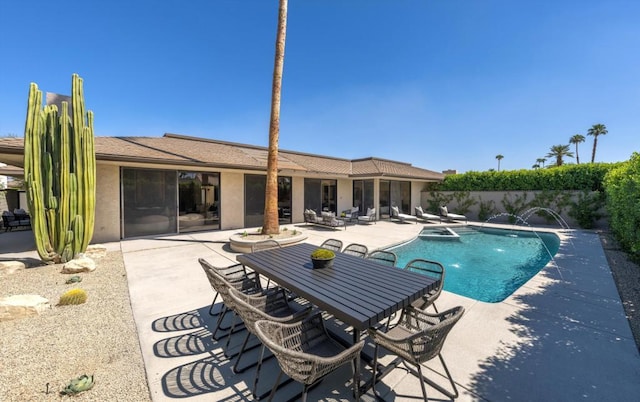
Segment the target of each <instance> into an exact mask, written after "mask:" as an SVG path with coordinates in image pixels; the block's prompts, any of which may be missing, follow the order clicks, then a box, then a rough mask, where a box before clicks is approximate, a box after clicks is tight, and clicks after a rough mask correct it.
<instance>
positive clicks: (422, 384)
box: [416, 363, 429, 402]
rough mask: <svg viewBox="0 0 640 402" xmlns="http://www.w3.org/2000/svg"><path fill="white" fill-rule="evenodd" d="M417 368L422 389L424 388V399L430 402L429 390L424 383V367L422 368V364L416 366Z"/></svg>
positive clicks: (425, 401)
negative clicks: (428, 397)
mask: <svg viewBox="0 0 640 402" xmlns="http://www.w3.org/2000/svg"><path fill="white" fill-rule="evenodd" d="M416 367H417V368H418V380H419V381H420V388H422V398H424V402H429V400H428V399H427V390H426V388H425V386H424V381H422V379H423V378H424V376H423V375H422V367H420V363H418V364H416Z"/></svg>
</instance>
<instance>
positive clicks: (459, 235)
mask: <svg viewBox="0 0 640 402" xmlns="http://www.w3.org/2000/svg"><path fill="white" fill-rule="evenodd" d="M450 229H451V230H443V229H442V228H438V229H434V228H425V229H424V230H423V231H422V232H421V234H420V235H418V237H416V238H415V239H413V240H411V241H409V242H407V243H404V244H401V245H399V246H395V247H391V248H388V249H387V250H390V251H393V252H394V253H396V255H397V256H398V262H397V264H396V266H397V267H404V266H405V265H406V264H407V263H408V262H409V261H411V260H413V259H414V258H425V259H428V260H433V261H438V262H439V263H441V264H442V265H444V267H445V270H446V277H445V283H444V289H445V290H447V291H449V292H453V293H456V294H459V295H462V296H466V297H470V298H472V299H475V300H480V301H484V302H489V303H497V302H500V301H502V300H504V299H505V298H507V297H508V296H509V295H511V294H512V293H513V292H514V291H515V290H516V289H518V288H519V287H520V286H522V285H523V284H524V283H525V282H526V281H528V280H529V279H531V278H532V277H533V276H534V275H535V274H537V273H538V272H539V271H540V270H541V269H542V268H543V267H544V266H545V265H547V263H548V262H549V261H551V258H552V256H553V255H555V254H556V253H557V252H558V249H559V247H560V239H559V238H558V236H556V235H555V234H553V233H548V232H530V231H523V230H510V229H495V228H485V227H473V226H464V227H453V228H450ZM450 231H453V234H452V233H450Z"/></svg>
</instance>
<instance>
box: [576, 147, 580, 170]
mask: <svg viewBox="0 0 640 402" xmlns="http://www.w3.org/2000/svg"><path fill="white" fill-rule="evenodd" d="M576 164H578V165H579V164H580V155H578V143H577V142H576Z"/></svg>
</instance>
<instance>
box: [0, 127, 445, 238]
mask: <svg viewBox="0 0 640 402" xmlns="http://www.w3.org/2000/svg"><path fill="white" fill-rule="evenodd" d="M95 150H96V173H97V174H96V176H97V177H96V222H95V228H94V237H93V242H107V241H116V240H119V239H122V238H130V237H137V236H147V235H159V234H168V233H182V232H188V231H194V230H221V229H236V228H250V227H259V226H261V225H262V221H263V211H264V189H265V185H266V168H267V150H268V149H267V148H266V147H259V146H252V145H247V144H238V143H231V142H224V141H217V140H211V139H203V138H196V137H189V136H184V135H176V134H165V135H164V136H162V137H96V138H95ZM23 153H24V144H23V139H22V138H0V161H2V162H4V163H8V164H12V165H15V166H22V165H23ZM278 172H279V173H278V184H279V188H278V189H279V191H278V213H279V218H280V222H281V224H282V225H287V224H294V223H299V222H303V212H304V210H305V209H313V210H316V211H317V212H320V211H333V212H336V213H340V211H343V210H345V209H349V208H350V207H352V206H358V207H360V214H362V215H364V214H365V213H366V210H367V208H372V207H375V208H376V211H377V214H378V218H380V219H384V218H388V217H389V209H390V207H391V206H395V205H397V206H399V207H400V208H401V209H402V211H403V212H404V213H411V212H412V211H413V207H414V206H417V205H419V204H420V192H421V190H422V188H423V187H424V184H425V183H427V182H432V181H442V180H443V178H444V175H443V174H441V173H438V172H434V171H430V170H426V169H421V168H417V167H414V166H412V165H411V164H408V163H403V162H397V161H390V160H385V159H380V158H375V157H369V158H364V159H354V160H349V159H342V158H334V157H331V156H323V155H314V154H308V153H301V152H294V151H286V150H280V151H279V157H278Z"/></svg>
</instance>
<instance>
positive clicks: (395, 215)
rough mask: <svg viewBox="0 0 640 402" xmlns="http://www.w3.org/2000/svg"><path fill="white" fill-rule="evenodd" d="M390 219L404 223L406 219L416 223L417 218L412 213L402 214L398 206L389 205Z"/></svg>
mask: <svg viewBox="0 0 640 402" xmlns="http://www.w3.org/2000/svg"><path fill="white" fill-rule="evenodd" d="M391 219H392V220H393V219H396V220H398V221H400V223H405V222H406V221H415V222H416V223H418V218H417V217H415V216H413V215H408V214H403V213H402V212H400V209H399V208H398V207H391Z"/></svg>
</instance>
